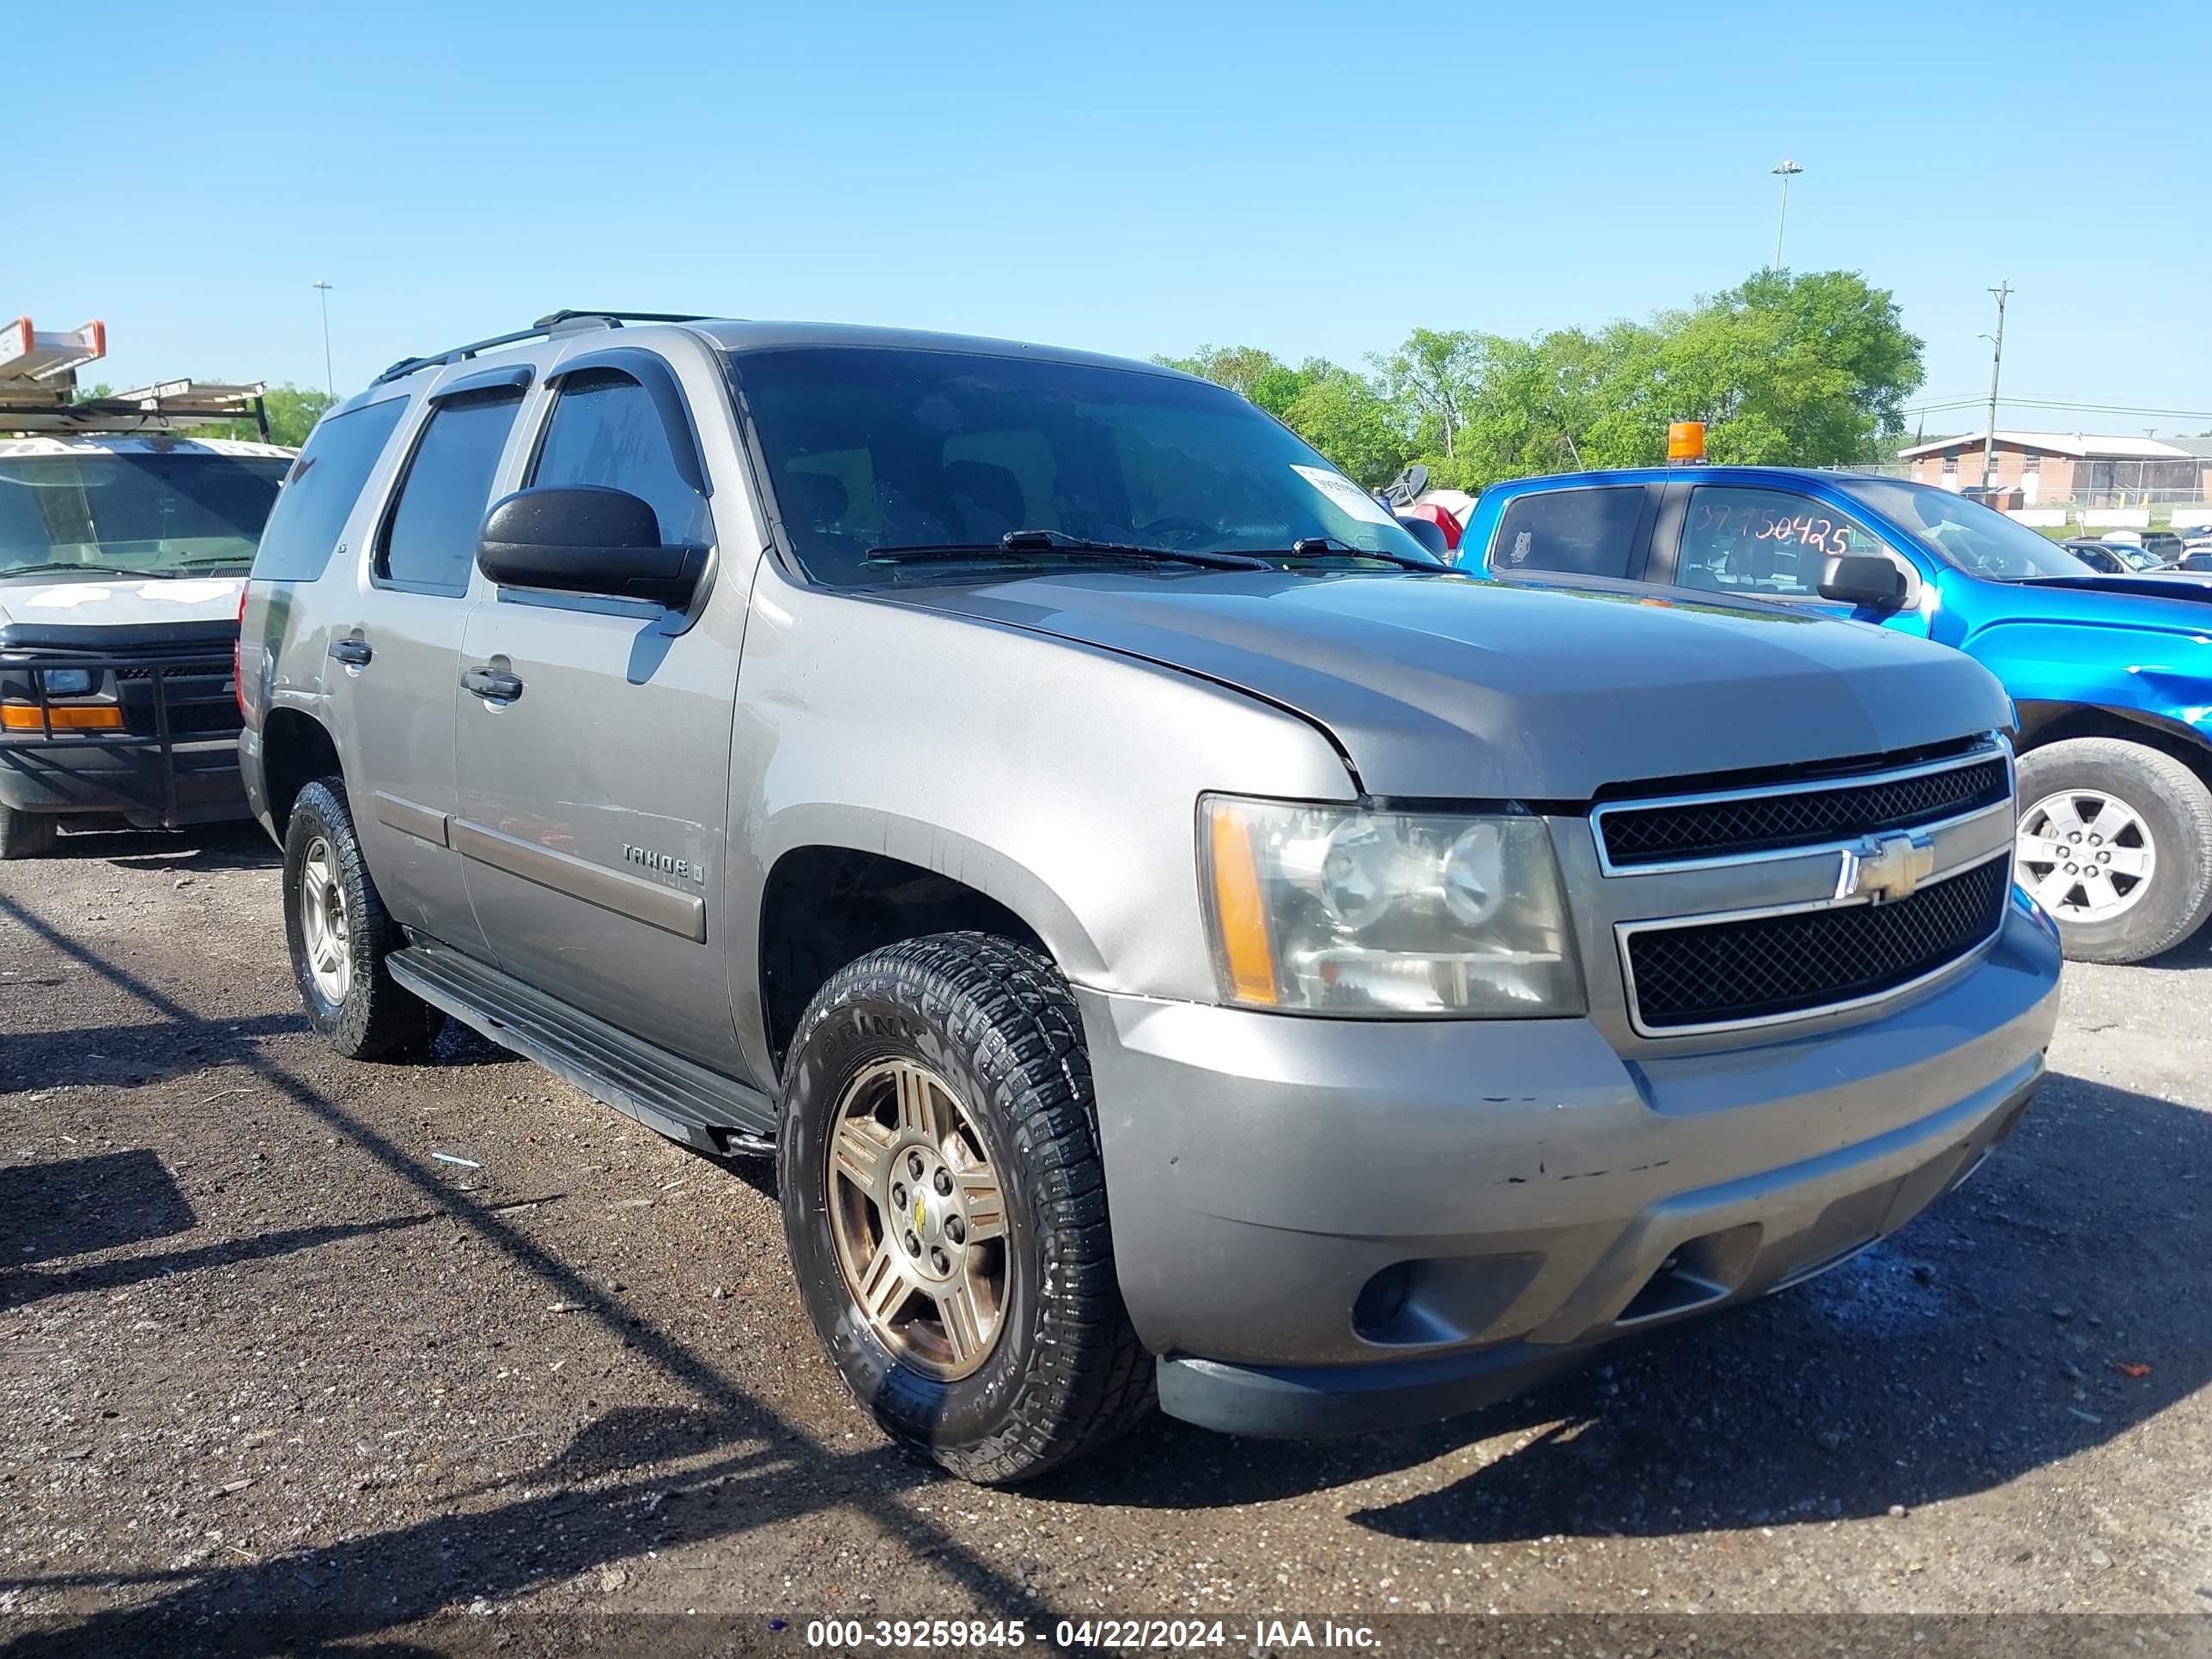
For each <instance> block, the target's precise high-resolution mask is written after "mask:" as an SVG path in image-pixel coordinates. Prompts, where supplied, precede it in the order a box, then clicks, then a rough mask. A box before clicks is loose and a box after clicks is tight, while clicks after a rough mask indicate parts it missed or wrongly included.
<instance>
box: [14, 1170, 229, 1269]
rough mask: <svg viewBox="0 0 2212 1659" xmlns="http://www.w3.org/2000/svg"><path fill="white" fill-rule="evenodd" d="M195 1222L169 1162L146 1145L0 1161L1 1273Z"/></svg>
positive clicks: (161, 1235) (139, 1240) (160, 1234)
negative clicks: (79, 1155)
mask: <svg viewBox="0 0 2212 1659" xmlns="http://www.w3.org/2000/svg"><path fill="white" fill-rule="evenodd" d="M198 1219H199V1218H198V1217H197V1216H196V1215H195V1214H194V1213H193V1212H192V1206H191V1201H190V1200H187V1199H186V1198H185V1193H184V1188H181V1187H179V1186H178V1184H177V1178H176V1176H173V1175H171V1174H170V1173H169V1170H168V1167H167V1165H166V1164H163V1163H162V1162H161V1159H160V1158H157V1157H156V1156H155V1154H153V1153H152V1152H147V1151H145V1150H143V1149H139V1150H136V1151H132V1152H98V1153H94V1155H92V1156H91V1157H88V1158H57V1159H54V1160H52V1161H50V1162H48V1163H45V1164H8V1165H5V1166H0V1273H7V1272H8V1271H9V1270H10V1269H13V1268H18V1267H24V1266H26V1265H27V1264H28V1263H31V1262H34V1261H52V1259H54V1258H55V1257H58V1256H65V1255H85V1254H87V1253H88V1252H90V1251H93V1250H112V1249H115V1248H117V1247H118V1245H124V1244H137V1243H143V1242H144V1241H145V1240H147V1239H149V1238H167V1237H170V1236H172V1235H173V1234H176V1233H183V1232H190V1231H191V1230H192V1228H193V1227H194V1226H195V1225H197V1223H198ZM6 1300H7V1297H6V1292H5V1291H4V1289H0V1303H4V1302H5V1301H6Z"/></svg>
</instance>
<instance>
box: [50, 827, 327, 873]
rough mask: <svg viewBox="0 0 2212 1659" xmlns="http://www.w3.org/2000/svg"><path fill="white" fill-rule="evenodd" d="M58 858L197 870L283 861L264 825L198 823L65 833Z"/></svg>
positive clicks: (247, 867) (255, 867)
mask: <svg viewBox="0 0 2212 1659" xmlns="http://www.w3.org/2000/svg"><path fill="white" fill-rule="evenodd" d="M46 856H47V857H49V858H52V859H57V860H91V859H105V860H107V861H108V862H109V863H110V864H113V865H118V866H122V867H123V868H125V869H152V870H173V871H175V872H177V873H178V874H179V875H197V874H198V873H200V872H204V871H210V870H263V869H267V868H270V866H275V865H277V864H281V863H283V854H282V853H280V852H278V851H277V850H276V842H272V841H270V839H269V832H268V831H267V830H265V829H263V828H262V827H261V826H260V825H259V824H258V823H252V821H250V820H249V821H246V822H243V823H203V824H195V825H193V826H192V827H191V828H189V829H88V830H75V831H70V832H67V833H65V834H64V835H63V836H62V837H61V838H60V839H59V840H58V842H55V843H54V850H53V851H52V853H50V854H47V855H46Z"/></svg>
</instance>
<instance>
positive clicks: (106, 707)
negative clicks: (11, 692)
mask: <svg viewBox="0 0 2212 1659" xmlns="http://www.w3.org/2000/svg"><path fill="white" fill-rule="evenodd" d="M46 717H47V718H46V719H41V718H40V714H39V708H38V705H37V704H36V703H21V702H11V703H5V704H0V731H6V732H44V731H45V730H46V726H47V721H48V720H52V725H53V729H54V730H55V731H57V732H120V731H121V730H122V729H123V711H122V710H121V709H120V708H117V707H116V706H115V705H114V704H113V703H112V702H106V703H91V704H69V703H54V704H52V705H50V706H49V707H48V708H47V710H46Z"/></svg>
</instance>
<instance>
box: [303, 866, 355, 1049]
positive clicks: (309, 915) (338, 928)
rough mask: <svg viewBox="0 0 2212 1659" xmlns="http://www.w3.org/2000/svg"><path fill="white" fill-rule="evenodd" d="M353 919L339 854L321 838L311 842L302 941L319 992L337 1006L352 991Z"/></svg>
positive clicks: (324, 998) (305, 875) (305, 885)
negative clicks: (342, 879)
mask: <svg viewBox="0 0 2212 1659" xmlns="http://www.w3.org/2000/svg"><path fill="white" fill-rule="evenodd" d="M352 939H353V925H352V917H351V916H350V915H349V913H348V911H347V909H346V896H345V884H344V883H343V882H341V881H340V880H339V879H338V861H337V854H335V853H334V852H332V851H331V844H330V842H328V841H327V840H325V838H324V837H322V836H316V837H315V839H314V840H313V841H311V842H308V843H307V857H306V858H304V859H302V860H301V863H300V940H301V944H302V945H305V946H306V948H307V973H308V975H309V976H310V977H312V978H313V980H314V981H315V989H316V991H317V993H318V994H320V995H321V997H322V998H323V1000H325V1002H328V1003H330V1004H331V1006H334V1007H335V1006H337V1004H339V1003H341V1002H343V1001H344V1000H345V997H346V992H347V991H348V990H349V989H350V988H352V985H353V950H352Z"/></svg>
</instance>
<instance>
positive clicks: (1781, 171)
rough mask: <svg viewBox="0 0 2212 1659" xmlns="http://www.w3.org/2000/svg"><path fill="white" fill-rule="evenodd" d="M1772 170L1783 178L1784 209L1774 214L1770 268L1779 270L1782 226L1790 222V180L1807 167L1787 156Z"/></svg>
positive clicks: (1780, 265) (1777, 176)
mask: <svg viewBox="0 0 2212 1659" xmlns="http://www.w3.org/2000/svg"><path fill="white" fill-rule="evenodd" d="M1771 171H1772V172H1773V173H1774V176H1775V177H1776V178H1778V179H1781V180H1782V211H1781V212H1779V213H1778V214H1776V215H1775V216H1774V263H1773V264H1771V266H1769V267H1768V269H1769V270H1781V269H1782V227H1783V226H1784V225H1785V224H1787V223H1788V222H1790V180H1791V179H1795V178H1796V176H1797V175H1798V174H1799V173H1802V172H1804V171H1805V169H1804V168H1802V167H1799V166H1798V165H1797V164H1796V162H1795V161H1790V160H1788V159H1786V158H1785V159H1784V161H1783V162H1782V164H1781V165H1780V166H1779V167H1775V168H1773V169H1771Z"/></svg>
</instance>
